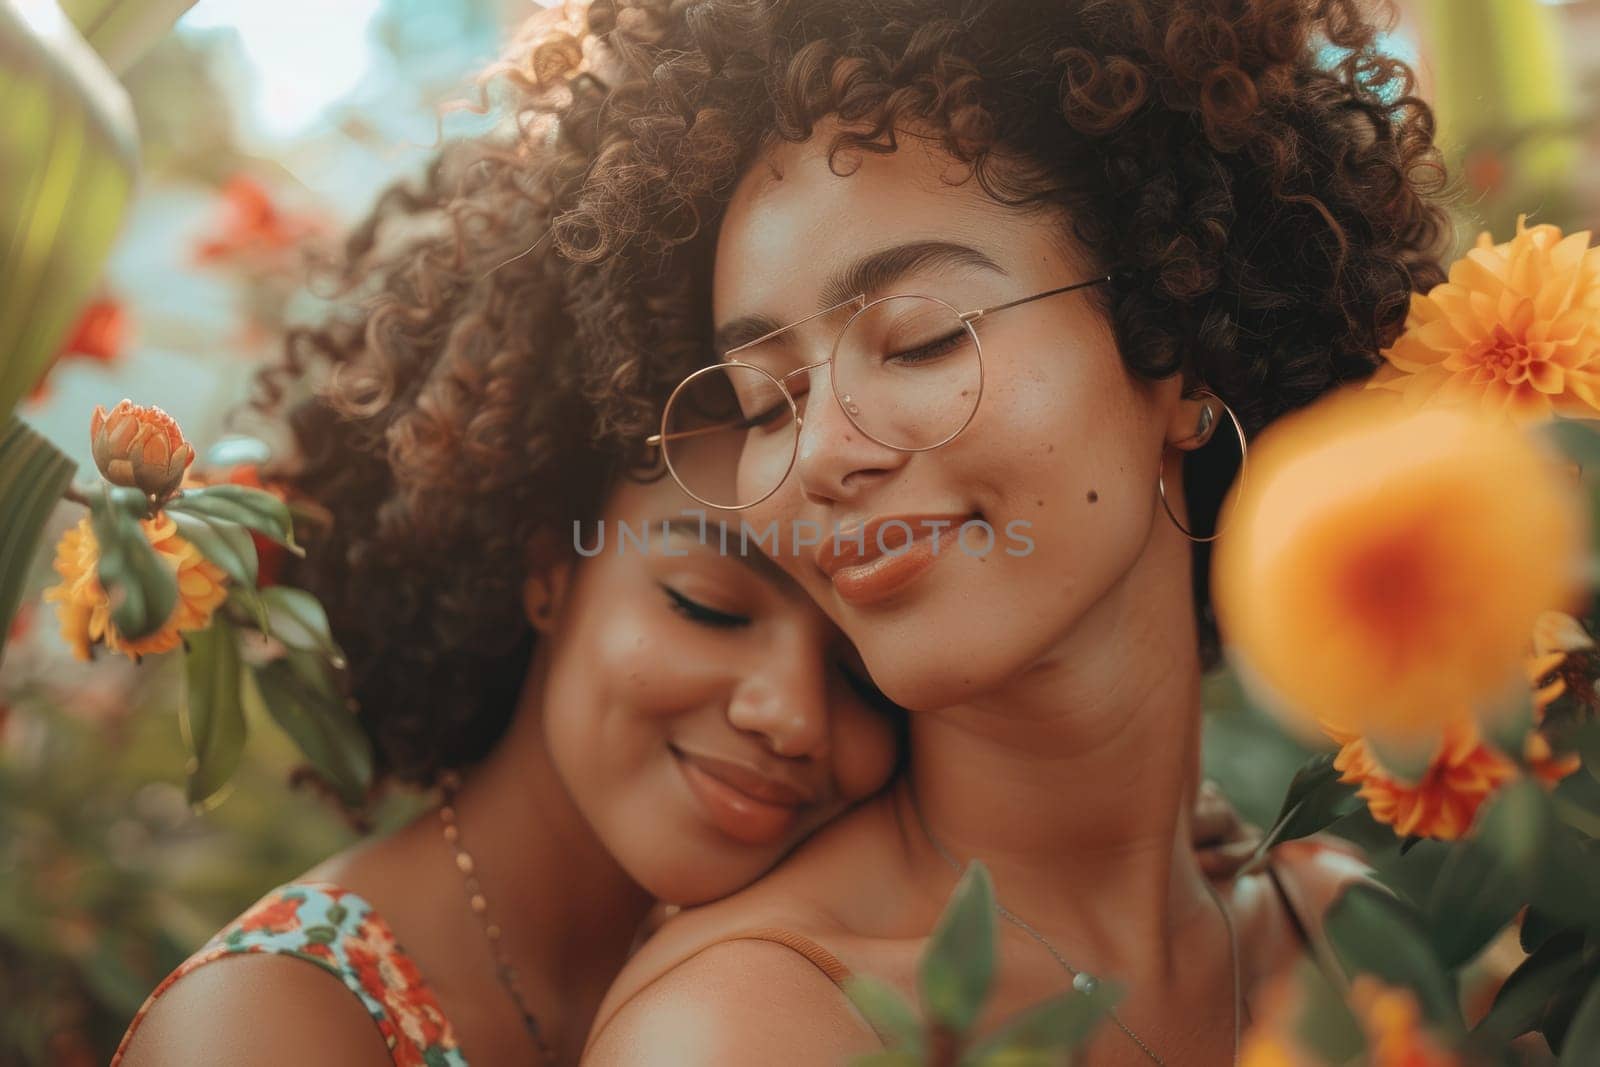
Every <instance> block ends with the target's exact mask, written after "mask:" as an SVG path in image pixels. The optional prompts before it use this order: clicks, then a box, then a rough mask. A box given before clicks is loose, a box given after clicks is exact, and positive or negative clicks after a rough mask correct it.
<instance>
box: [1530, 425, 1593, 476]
mask: <svg viewBox="0 0 1600 1067" xmlns="http://www.w3.org/2000/svg"><path fill="white" fill-rule="evenodd" d="M1539 429H1540V431H1541V432H1542V433H1544V434H1546V435H1547V436H1548V437H1549V439H1550V441H1551V442H1552V443H1553V444H1554V445H1555V446H1556V448H1558V449H1560V450H1561V452H1562V453H1563V454H1564V455H1565V456H1566V457H1567V458H1568V459H1570V460H1571V461H1572V462H1574V463H1576V464H1578V465H1579V466H1581V467H1583V468H1585V469H1586V470H1588V469H1594V468H1600V429H1597V428H1596V427H1595V426H1594V425H1593V424H1591V423H1590V422H1588V421H1587V420H1583V419H1552V420H1550V422H1549V423H1547V424H1545V425H1543V426H1541V427H1540V428H1539Z"/></svg>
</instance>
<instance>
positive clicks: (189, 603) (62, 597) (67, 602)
mask: <svg viewBox="0 0 1600 1067" xmlns="http://www.w3.org/2000/svg"><path fill="white" fill-rule="evenodd" d="M139 525H140V527H141V528H142V529H143V530H144V534H145V537H146V538H148V539H149V541H150V544H151V546H152V547H153V548H154V549H155V550H156V554H157V555H158V556H160V557H161V559H162V560H163V561H164V562H165V563H167V565H168V566H170V567H171V568H172V570H173V573H174V574H176V575H177V580H178V603H177V606H176V607H174V608H173V611H172V614H171V615H170V616H168V617H167V620H166V622H164V623H163V624H162V626H161V628H160V629H159V630H157V631H155V632H154V633H152V634H149V635H147V636H145V637H141V638H139V639H138V640H137V641H129V640H127V639H125V638H124V637H123V636H122V635H121V634H120V633H118V632H117V628H116V625H115V624H114V623H112V621H111V601H110V599H109V598H108V597H107V596H106V592H105V589H104V588H102V587H101V585H100V580H99V578H98V577H96V574H95V569H96V567H98V566H99V563H100V546H99V544H98V543H96V541H95V537H94V529H93V527H92V526H91V525H90V523H89V518H88V516H84V517H83V518H82V519H80V520H78V525H76V526H74V527H73V528H72V529H70V530H68V531H67V532H66V533H65V534H63V535H62V537H61V541H60V542H59V543H58V544H57V545H56V558H55V569H56V573H57V574H59V575H61V578H62V582H61V584H60V585H56V586H52V587H50V588H49V589H47V590H45V594H44V598H45V599H46V600H49V601H54V602H55V604H56V612H57V615H58V616H59V618H60V620H61V636H62V638H64V639H65V640H66V642H67V643H68V644H69V645H71V646H72V650H73V654H74V655H76V656H77V658H79V659H84V660H86V659H89V658H90V652H89V650H90V648H91V646H93V645H94V644H96V643H97V642H101V641H103V642H104V643H105V646H106V647H107V648H109V649H111V650H112V651H113V652H121V653H123V654H124V655H128V656H141V655H149V654H150V653H154V652H168V651H170V650H172V649H174V648H177V647H178V645H179V644H180V643H181V640H180V638H179V637H178V634H179V633H181V632H182V631H185V630H199V629H203V628H205V627H206V626H207V625H208V624H209V623H210V622H211V614H212V612H214V611H215V610H216V609H217V606H218V605H219V604H221V603H222V602H223V601H224V600H226V599H227V596H228V590H227V587H226V585H225V584H224V583H225V582H226V580H227V576H226V575H225V574H224V573H223V572H222V568H220V567H218V566H217V565H216V564H214V563H212V562H211V561H210V560H208V559H206V558H205V557H204V556H202V555H201V554H200V550H199V549H197V548H195V547H194V546H193V545H192V544H190V543H189V542H188V541H185V540H184V539H183V538H181V537H179V536H178V533H177V529H178V527H177V524H176V523H174V522H173V521H172V519H171V517H170V516H167V515H157V516H156V517H155V518H153V519H145V520H142V521H141V522H140V523H139Z"/></svg>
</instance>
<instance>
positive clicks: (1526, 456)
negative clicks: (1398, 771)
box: [1212, 390, 1585, 747]
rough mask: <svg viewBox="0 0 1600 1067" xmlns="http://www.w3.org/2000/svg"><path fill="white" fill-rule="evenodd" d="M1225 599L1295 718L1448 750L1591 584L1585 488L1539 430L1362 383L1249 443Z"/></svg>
mask: <svg viewBox="0 0 1600 1067" xmlns="http://www.w3.org/2000/svg"><path fill="white" fill-rule="evenodd" d="M1229 509H1230V510H1229V511H1228V512H1227V513H1226V514H1225V516H1224V519H1223V522H1224V523H1225V524H1226V525H1225V529H1226V533H1225V534H1224V535H1223V537H1222V538H1221V539H1220V540H1219V541H1218V542H1217V548H1216V552H1215V557H1214V563H1213V572H1212V593H1213V599H1214V601H1215V605H1216V612H1217V619H1218V622H1219V624H1220V627H1221V632H1222V635H1223V637H1224V639H1225V641H1226V642H1227V646H1228V649H1229V652H1230V656H1231V658H1232V659H1233V661H1234V662H1235V664H1236V665H1237V666H1238V667H1239V672H1240V675H1241V677H1242V678H1243V679H1244V680H1245V681H1246V682H1247V684H1249V685H1250V686H1251V687H1252V689H1253V690H1254V691H1255V692H1256V693H1257V695H1258V696H1259V697H1260V698H1261V699H1262V701H1263V703H1264V704H1266V705H1267V706H1268V707H1271V708H1273V709H1274V710H1277V711H1279V712H1281V713H1284V714H1285V717H1286V719H1287V720H1288V722H1289V723H1290V724H1291V725H1298V726H1300V727H1302V728H1305V729H1306V730H1307V732H1311V728H1312V726H1313V725H1323V726H1326V727H1329V728H1332V729H1334V730H1337V731H1341V732H1343V733H1346V734H1349V735H1352V736H1367V737H1380V738H1384V739H1390V740H1396V741H1409V742H1413V743H1416V742H1421V743H1423V744H1426V745H1428V746H1430V747H1431V746H1432V745H1433V744H1434V743H1435V742H1436V741H1437V739H1438V737H1439V736H1440V731H1441V729H1442V728H1443V727H1444V726H1445V725H1446V724H1447V723H1450V722H1453V721H1455V720H1458V719H1460V718H1462V717H1463V716H1464V715H1467V714H1469V713H1470V712H1472V711H1487V710H1490V709H1491V708H1492V709H1494V710H1498V709H1499V708H1501V707H1502V706H1503V704H1504V700H1503V698H1504V697H1505V695H1506V693H1507V692H1508V691H1509V690H1511V689H1513V688H1514V687H1515V686H1516V685H1517V684H1518V683H1519V681H1520V678H1519V676H1520V675H1521V674H1522V671H1523V658H1524V656H1525V655H1526V653H1527V648H1528V635H1529V634H1530V633H1531V632H1532V631H1533V629H1534V624H1535V621H1536V620H1537V619H1538V617H1539V614H1540V612H1542V611H1544V610H1545V609H1546V608H1548V607H1550V606H1551V605H1553V604H1554V605H1559V604H1565V603H1567V602H1568V601H1569V600H1570V599H1571V598H1572V597H1573V595H1574V593H1576V592H1577V591H1578V590H1579V589H1580V588H1581V586H1582V582H1581V567H1582V558H1583V552H1584V547H1585V531H1584V512H1583V509H1582V506H1581V504H1580V501H1579V496H1578V493H1577V492H1576V491H1575V489H1574V488H1573V487H1572V485H1571V484H1570V482H1569V481H1568V480H1567V479H1565V478H1564V477H1563V476H1562V475H1561V473H1560V472H1559V470H1558V468H1557V465H1556V464H1555V463H1554V462H1553V461H1552V458H1551V457H1550V456H1549V455H1547V454H1546V453H1545V451H1544V450H1543V449H1542V448H1541V447H1540V446H1539V445H1538V444H1537V443H1536V442H1535V441H1534V440H1533V439H1532V438H1530V437H1529V436H1528V435H1526V434H1524V433H1522V432H1520V431H1518V430H1517V429H1516V428H1515V427H1513V426H1511V425H1510V424H1508V423H1506V422H1504V421H1500V420H1487V419H1484V418H1481V417H1479V416H1477V415H1475V414H1473V413H1471V412H1468V411H1464V410H1462V409H1459V408H1451V407H1441V408H1430V409H1427V410H1423V411H1418V412H1410V411H1405V410H1403V409H1402V408H1400V407H1397V406H1396V405H1395V404H1393V403H1390V402H1387V401H1385V400H1384V398H1381V397H1375V396H1373V395H1372V394H1370V393H1365V392H1362V391H1360V390H1356V391H1344V392H1341V393H1339V394H1336V395H1334V396H1330V397H1328V398H1326V399H1325V400H1323V401H1320V402H1318V403H1317V404H1314V405H1312V406H1311V407H1310V408H1308V409H1306V410H1304V411H1301V412H1297V413H1295V414H1293V415H1290V416H1288V417H1286V418H1284V419H1281V420H1279V422H1277V423H1275V424H1274V425H1273V426H1271V427H1269V428H1268V429H1267V430H1266V431H1265V432H1264V433H1263V434H1262V435H1261V436H1260V439H1259V440H1257V441H1256V443H1255V444H1254V445H1252V446H1251V449H1250V466H1249V469H1248V475H1247V477H1246V479H1245V481H1244V484H1243V487H1242V489H1240V490H1238V491H1236V492H1235V494H1234V497H1233V498H1232V499H1231V500H1230V502H1229Z"/></svg>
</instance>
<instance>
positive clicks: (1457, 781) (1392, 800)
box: [1333, 721, 1517, 841]
mask: <svg viewBox="0 0 1600 1067" xmlns="http://www.w3.org/2000/svg"><path fill="white" fill-rule="evenodd" d="M1335 739H1336V740H1339V741H1342V742H1344V744H1343V746H1342V747H1341V748H1340V749H1339V754H1338V755H1337V756H1335V757H1334V761H1333V765H1334V767H1335V769H1337V770H1340V771H1342V772H1344V773H1343V775H1342V776H1341V777H1340V779H1339V780H1340V781H1342V782H1359V783H1360V785H1361V788H1360V789H1359V790H1357V793H1358V794H1359V795H1360V797H1361V799H1362V800H1365V801H1366V802H1367V810H1368V811H1370V812H1371V813H1372V817H1373V818H1374V819H1376V820H1377V821H1378V822H1381V823H1383V824H1385V825H1386V826H1392V827H1394V832H1395V833H1396V834H1397V835H1398V836H1400V837H1410V836H1411V835H1413V834H1415V835H1416V836H1418V837H1432V838H1436V839H1437V840H1440V841H1454V840H1456V839H1457V838H1459V837H1460V836H1461V835H1462V834H1464V833H1466V831H1467V828H1468V827H1470V826H1471V825H1472V820H1473V819H1474V818H1476V817H1477V814H1478V809H1479V808H1480V807H1482V805H1483V802H1484V801H1485V800H1487V799H1488V798H1489V797H1490V796H1492V795H1493V794H1494V793H1495V792H1496V791H1497V790H1498V789H1499V788H1500V787H1501V786H1503V785H1504V784H1505V783H1506V782H1508V781H1510V780H1512V779H1513V778H1515V777H1516V776H1517V766H1516V764H1515V763H1512V762H1511V761H1510V760H1509V759H1507V758H1506V757H1505V756H1503V755H1501V754H1500V753H1499V752H1497V751H1495V750H1494V749H1493V748H1491V747H1489V746H1488V745H1486V744H1484V743H1483V742H1482V741H1481V740H1480V739H1479V736H1478V730H1477V727H1476V726H1474V725H1473V723H1472V722H1471V721H1462V722H1458V723H1453V724H1451V725H1450V726H1448V727H1446V729H1445V732H1444V739H1443V741H1442V743H1441V744H1440V746H1439V750H1438V752H1437V753H1435V755H1434V757H1433V759H1432V760H1431V761H1430V762H1429V764H1428V768H1427V770H1425V771H1424V772H1423V773H1422V775H1421V777H1420V778H1418V779H1417V781H1415V782H1410V781H1406V780H1404V779H1402V778H1399V777H1397V776H1395V775H1393V774H1391V773H1389V771H1387V770H1386V769H1385V768H1384V767H1383V765H1382V764H1381V763H1379V762H1378V760H1377V757H1375V756H1374V755H1373V753H1372V748H1371V746H1370V745H1369V744H1368V743H1367V742H1366V740H1365V739H1363V738H1359V737H1357V738H1350V737H1347V736H1336V738H1335Z"/></svg>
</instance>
